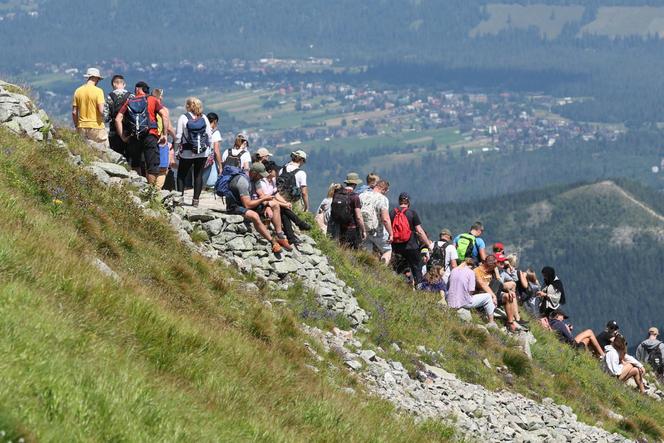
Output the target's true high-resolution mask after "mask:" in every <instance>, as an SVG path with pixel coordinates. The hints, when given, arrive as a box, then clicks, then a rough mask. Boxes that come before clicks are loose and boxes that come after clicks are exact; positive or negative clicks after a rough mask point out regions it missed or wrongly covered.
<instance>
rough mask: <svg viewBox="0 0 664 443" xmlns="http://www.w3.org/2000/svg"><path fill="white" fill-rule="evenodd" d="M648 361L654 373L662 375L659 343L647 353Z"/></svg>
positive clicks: (663, 357) (663, 359) (662, 368)
mask: <svg viewBox="0 0 664 443" xmlns="http://www.w3.org/2000/svg"><path fill="white" fill-rule="evenodd" d="M648 363H650V366H652V368H653V370H654V371H655V373H657V374H659V375H664V356H663V355H662V346H661V343H658V344H657V346H656V347H655V349H653V350H652V351H650V353H649V354H648Z"/></svg>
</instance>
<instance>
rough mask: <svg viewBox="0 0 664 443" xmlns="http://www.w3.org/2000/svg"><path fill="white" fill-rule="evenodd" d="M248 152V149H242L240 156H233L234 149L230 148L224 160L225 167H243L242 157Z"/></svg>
mask: <svg viewBox="0 0 664 443" xmlns="http://www.w3.org/2000/svg"><path fill="white" fill-rule="evenodd" d="M245 152H247V151H246V149H242V150H241V151H240V153H239V154H238V155H233V148H228V155H227V156H226V160H224V166H235V167H236V168H241V167H242V156H243V155H244V153H245Z"/></svg>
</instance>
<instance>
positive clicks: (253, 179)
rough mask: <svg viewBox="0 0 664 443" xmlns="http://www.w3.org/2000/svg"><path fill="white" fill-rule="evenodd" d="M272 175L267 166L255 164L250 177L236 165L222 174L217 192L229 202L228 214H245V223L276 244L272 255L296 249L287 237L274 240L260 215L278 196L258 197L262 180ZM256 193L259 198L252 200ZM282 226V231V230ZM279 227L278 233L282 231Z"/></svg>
mask: <svg viewBox="0 0 664 443" xmlns="http://www.w3.org/2000/svg"><path fill="white" fill-rule="evenodd" d="M267 176H268V173H267V171H266V170H265V165H263V164H262V163H254V164H253V165H252V166H251V168H250V170H249V173H248V175H247V173H246V172H244V170H243V169H242V168H239V167H236V166H224V169H223V170H222V175H221V178H220V179H219V181H218V182H217V186H216V189H215V190H216V192H217V194H218V195H221V196H223V197H225V199H226V212H228V213H229V214H236V215H241V216H243V217H244V219H245V220H248V221H250V222H252V223H253V225H254V228H255V229H256V231H258V233H259V234H260V235H261V236H262V237H263V238H265V239H266V240H267V241H269V242H270V243H271V244H272V252H273V253H275V254H278V253H280V252H281V248H282V247H283V248H285V249H287V250H290V249H292V247H291V246H290V244H289V243H288V240H286V238H285V236H283V232H282V233H281V234H282V235H281V236H279V235H277V236H276V238H274V237H272V235H271V234H270V231H269V230H268V229H267V227H266V226H265V225H264V224H263V221H262V220H261V217H260V215H259V213H260V212H262V211H263V210H264V208H265V206H266V204H269V203H270V202H271V201H272V200H274V197H273V196H272V195H267V194H263V195H260V196H259V195H258V193H259V191H260V186H261V185H260V180H261V179H263V178H266V177H267ZM252 194H254V196H255V197H256V198H254V199H252V198H251V196H252ZM273 224H274V223H273ZM280 227H281V226H279V227H278V228H280ZM278 228H276V229H277V230H279V229H278Z"/></svg>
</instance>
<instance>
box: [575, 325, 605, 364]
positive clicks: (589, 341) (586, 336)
mask: <svg viewBox="0 0 664 443" xmlns="http://www.w3.org/2000/svg"><path fill="white" fill-rule="evenodd" d="M574 340H575V341H576V342H577V343H583V344H584V345H585V346H586V348H587V347H588V346H592V350H593V351H594V352H595V353H596V354H597V355H599V356H600V357H602V356H603V355H604V351H603V350H602V347H601V346H600V345H599V342H598V341H597V338H596V337H595V334H594V333H593V331H591V330H590V329H586V330H585V331H583V332H582V333H580V334H579V335H577V336H576V337H574Z"/></svg>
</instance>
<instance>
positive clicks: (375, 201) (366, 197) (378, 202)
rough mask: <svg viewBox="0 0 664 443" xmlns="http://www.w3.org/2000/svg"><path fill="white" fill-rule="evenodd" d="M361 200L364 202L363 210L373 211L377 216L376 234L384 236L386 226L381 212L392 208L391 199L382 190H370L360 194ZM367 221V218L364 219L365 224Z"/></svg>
mask: <svg viewBox="0 0 664 443" xmlns="http://www.w3.org/2000/svg"><path fill="white" fill-rule="evenodd" d="M360 202H361V203H362V211H363V212H364V211H367V212H368V211H372V212H373V213H374V215H375V217H376V220H375V221H377V222H378V224H377V226H376V235H377V236H382V235H383V229H384V227H383V221H382V218H381V212H382V211H383V209H385V210H389V208H390V202H389V200H388V199H387V197H385V196H384V195H383V194H381V193H380V192H376V191H373V190H369V191H366V192H363V193H362V194H360ZM367 221H368V220H367V219H365V220H364V223H365V225H366V223H367ZM366 228H367V229H370V228H369V226H366Z"/></svg>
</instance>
